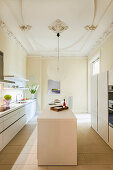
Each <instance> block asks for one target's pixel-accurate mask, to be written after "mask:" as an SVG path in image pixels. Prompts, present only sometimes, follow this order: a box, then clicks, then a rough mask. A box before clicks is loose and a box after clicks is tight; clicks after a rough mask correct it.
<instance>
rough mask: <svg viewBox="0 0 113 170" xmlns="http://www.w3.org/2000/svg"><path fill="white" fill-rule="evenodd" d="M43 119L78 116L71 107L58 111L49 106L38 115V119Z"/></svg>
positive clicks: (73, 117)
mask: <svg viewBox="0 0 113 170" xmlns="http://www.w3.org/2000/svg"><path fill="white" fill-rule="evenodd" d="M41 119H76V117H75V115H74V113H73V112H72V111H71V110H70V109H67V110H63V111H59V112H56V111H53V110H50V107H49V106H47V107H46V108H45V109H44V110H43V111H42V112H41V113H40V115H39V117H38V120H41Z"/></svg>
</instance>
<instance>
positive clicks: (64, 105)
mask: <svg viewBox="0 0 113 170" xmlns="http://www.w3.org/2000/svg"><path fill="white" fill-rule="evenodd" d="M65 107H66V103H65V99H64V102H63V108H65Z"/></svg>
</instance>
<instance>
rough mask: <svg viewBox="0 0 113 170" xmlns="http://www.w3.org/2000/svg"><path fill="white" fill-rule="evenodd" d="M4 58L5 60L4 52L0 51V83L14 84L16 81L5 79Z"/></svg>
mask: <svg viewBox="0 0 113 170" xmlns="http://www.w3.org/2000/svg"><path fill="white" fill-rule="evenodd" d="M3 74H4V60H3V52H1V51H0V83H12V84H14V83H15V82H14V81H10V80H5V79H4V75H3Z"/></svg>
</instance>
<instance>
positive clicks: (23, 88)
mask: <svg viewBox="0 0 113 170" xmlns="http://www.w3.org/2000/svg"><path fill="white" fill-rule="evenodd" d="M28 89H29V88H25V87H22V88H11V87H9V88H8V87H6V88H4V90H28Z"/></svg>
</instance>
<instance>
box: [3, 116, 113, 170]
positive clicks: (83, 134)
mask: <svg viewBox="0 0 113 170" xmlns="http://www.w3.org/2000/svg"><path fill="white" fill-rule="evenodd" d="M77 119H78V166H38V162H37V128H36V123H37V121H36V118H34V119H33V120H32V121H31V122H29V124H27V125H26V126H25V127H24V128H23V129H22V130H21V131H20V132H19V133H18V134H17V135H16V136H15V138H14V139H13V140H12V141H11V142H10V143H9V144H8V145H7V146H6V147H5V148H4V149H3V150H2V151H1V152H0V170H10V169H12V170H113V151H112V150H111V149H110V147H109V146H108V145H107V144H106V143H105V142H104V141H103V140H102V139H101V138H100V137H99V136H98V135H97V134H96V133H95V131H94V130H93V129H92V128H91V127H90V116H89V115H88V114H79V115H77Z"/></svg>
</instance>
